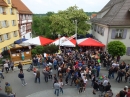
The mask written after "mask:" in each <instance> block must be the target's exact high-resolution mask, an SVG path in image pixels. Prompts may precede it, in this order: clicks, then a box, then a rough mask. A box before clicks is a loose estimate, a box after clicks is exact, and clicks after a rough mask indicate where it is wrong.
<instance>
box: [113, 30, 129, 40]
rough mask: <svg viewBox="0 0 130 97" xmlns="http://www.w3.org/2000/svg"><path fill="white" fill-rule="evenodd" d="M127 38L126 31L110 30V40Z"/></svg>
mask: <svg viewBox="0 0 130 97" xmlns="http://www.w3.org/2000/svg"><path fill="white" fill-rule="evenodd" d="M126 36H127V29H112V33H111V39H125V38H126Z"/></svg>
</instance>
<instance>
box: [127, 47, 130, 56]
mask: <svg viewBox="0 0 130 97" xmlns="http://www.w3.org/2000/svg"><path fill="white" fill-rule="evenodd" d="M126 55H128V56H130V47H127V51H126Z"/></svg>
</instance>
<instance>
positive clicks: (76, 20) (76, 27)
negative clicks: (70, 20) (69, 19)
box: [75, 20, 77, 41]
mask: <svg viewBox="0 0 130 97" xmlns="http://www.w3.org/2000/svg"><path fill="white" fill-rule="evenodd" d="M75 34H76V41H77V20H75Z"/></svg>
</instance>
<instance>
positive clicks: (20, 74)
mask: <svg viewBox="0 0 130 97" xmlns="http://www.w3.org/2000/svg"><path fill="white" fill-rule="evenodd" d="M18 77H19V78H20V79H21V82H22V85H23V86H26V85H27V83H26V82H25V79H24V73H23V71H22V70H20V73H19V74H18Z"/></svg>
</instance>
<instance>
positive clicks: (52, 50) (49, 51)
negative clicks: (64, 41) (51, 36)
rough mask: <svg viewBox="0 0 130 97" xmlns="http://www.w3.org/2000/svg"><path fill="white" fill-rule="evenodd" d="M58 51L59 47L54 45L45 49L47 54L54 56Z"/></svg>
mask: <svg viewBox="0 0 130 97" xmlns="http://www.w3.org/2000/svg"><path fill="white" fill-rule="evenodd" d="M58 50H59V46H56V45H54V44H51V45H47V46H45V47H44V52H45V53H47V54H54V53H56V52H58Z"/></svg>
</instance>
